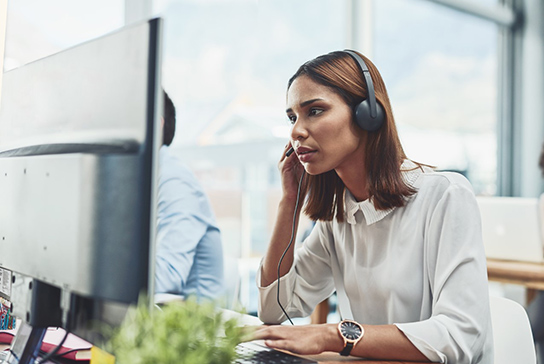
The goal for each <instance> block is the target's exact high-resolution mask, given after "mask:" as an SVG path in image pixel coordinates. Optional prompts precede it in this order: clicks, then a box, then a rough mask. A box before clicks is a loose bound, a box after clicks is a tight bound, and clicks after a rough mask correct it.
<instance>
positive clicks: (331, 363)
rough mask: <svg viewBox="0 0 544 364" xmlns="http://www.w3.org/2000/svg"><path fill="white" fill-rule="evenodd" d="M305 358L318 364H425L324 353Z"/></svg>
mask: <svg viewBox="0 0 544 364" xmlns="http://www.w3.org/2000/svg"><path fill="white" fill-rule="evenodd" d="M304 358H308V359H312V360H316V361H317V362H318V363H324V364H342V363H350V364H408V363H409V364H423V363H421V362H414V361H410V362H408V361H393V360H387V361H383V360H377V361H376V360H362V359H357V358H353V357H347V358H344V357H341V356H340V354H338V353H329V352H326V353H322V354H319V355H307V356H304Z"/></svg>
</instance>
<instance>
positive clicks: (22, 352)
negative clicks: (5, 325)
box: [5, 322, 47, 364]
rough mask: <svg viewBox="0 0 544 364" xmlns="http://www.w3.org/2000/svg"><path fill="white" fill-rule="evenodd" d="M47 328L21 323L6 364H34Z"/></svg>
mask: <svg viewBox="0 0 544 364" xmlns="http://www.w3.org/2000/svg"><path fill="white" fill-rule="evenodd" d="M46 331H47V328H46V327H45V328H43V327H40V328H37V327H32V326H30V325H29V324H27V323H24V322H23V323H21V325H20V326H19V330H17V335H15V339H14V340H13V344H11V348H10V349H9V354H8V357H7V358H6V361H5V363H7V364H34V362H35V360H36V359H37V358H38V354H39V352H40V347H41V345H42V340H43V337H44V336H45V332H46Z"/></svg>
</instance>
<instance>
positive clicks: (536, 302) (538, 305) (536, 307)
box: [527, 144, 544, 364]
mask: <svg viewBox="0 0 544 364" xmlns="http://www.w3.org/2000/svg"><path fill="white" fill-rule="evenodd" d="M538 166H539V167H540V170H541V172H542V177H544V144H543V145H542V150H541V152H540V157H539V160H538ZM543 207H544V194H542V195H540V213H541V214H540V218H541V219H542V220H543V221H542V222H541V223H542V224H544V214H543V212H544V211H543ZM543 238H544V236H543ZM527 314H528V315H529V321H530V322H531V329H532V330H533V337H534V339H535V347H536V355H537V363H539V364H544V293H543V292H542V291H538V293H537V294H536V297H535V298H534V299H533V300H532V301H531V302H530V303H529V306H528V307H527Z"/></svg>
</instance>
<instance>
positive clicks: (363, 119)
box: [354, 100, 385, 131]
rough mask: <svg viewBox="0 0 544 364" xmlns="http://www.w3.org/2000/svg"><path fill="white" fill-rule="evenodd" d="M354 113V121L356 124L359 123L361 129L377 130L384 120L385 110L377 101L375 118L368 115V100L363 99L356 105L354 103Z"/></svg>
mask: <svg viewBox="0 0 544 364" xmlns="http://www.w3.org/2000/svg"><path fill="white" fill-rule="evenodd" d="M354 114H355V122H356V123H357V125H359V127H360V128H361V129H363V130H366V131H376V130H378V129H379V128H380V127H381V126H382V124H383V122H384V120H385V112H384V110H383V107H382V105H380V103H379V102H377V103H376V117H375V118H373V117H372V116H371V115H370V104H369V102H368V100H363V101H361V102H360V103H359V104H358V105H356V106H355V110H354Z"/></svg>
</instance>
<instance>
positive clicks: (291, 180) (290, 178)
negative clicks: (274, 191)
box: [278, 143, 304, 199]
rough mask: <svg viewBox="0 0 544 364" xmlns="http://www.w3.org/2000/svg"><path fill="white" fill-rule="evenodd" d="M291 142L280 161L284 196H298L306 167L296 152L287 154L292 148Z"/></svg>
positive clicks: (279, 166)
mask: <svg viewBox="0 0 544 364" xmlns="http://www.w3.org/2000/svg"><path fill="white" fill-rule="evenodd" d="M291 147H292V146H291V143H288V144H287V145H286V146H285V149H284V151H283V153H282V156H281V159H280V161H279V163H278V168H279V170H280V174H281V180H282V187H283V192H284V197H287V198H290V199H291V198H296V196H297V191H298V184H299V182H300V177H301V175H302V173H304V167H303V166H302V164H301V163H300V161H299V160H298V156H297V154H296V153H292V154H291V155H290V156H288V157H287V156H286V153H287V151H288V150H289V149H290V148H291Z"/></svg>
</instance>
